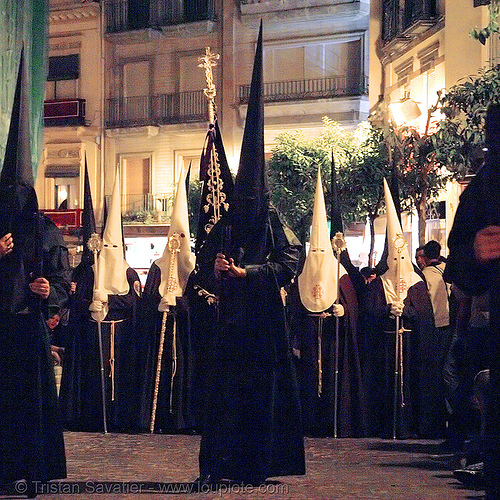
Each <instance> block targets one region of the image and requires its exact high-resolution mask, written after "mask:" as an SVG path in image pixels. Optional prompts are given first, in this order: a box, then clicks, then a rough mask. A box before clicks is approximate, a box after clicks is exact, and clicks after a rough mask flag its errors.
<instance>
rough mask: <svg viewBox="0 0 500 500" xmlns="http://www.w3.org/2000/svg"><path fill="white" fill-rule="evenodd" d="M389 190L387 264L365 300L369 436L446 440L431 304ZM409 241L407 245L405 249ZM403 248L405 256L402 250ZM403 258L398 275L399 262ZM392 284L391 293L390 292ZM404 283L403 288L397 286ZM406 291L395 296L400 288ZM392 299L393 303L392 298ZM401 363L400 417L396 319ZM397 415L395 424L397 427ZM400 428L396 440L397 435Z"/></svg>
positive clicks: (362, 320)
mask: <svg viewBox="0 0 500 500" xmlns="http://www.w3.org/2000/svg"><path fill="white" fill-rule="evenodd" d="M386 187H387V190H386V204H387V203H388V206H387V211H388V216H387V220H388V229H387V233H386V241H387V250H386V251H385V252H384V255H385V259H386V261H385V262H383V263H381V264H380V265H379V266H378V268H379V269H381V270H382V271H383V274H382V275H379V276H377V278H375V279H374V280H373V281H371V282H370V283H369V284H367V286H366V288H365V290H364V292H363V294H362V297H361V300H360V330H361V335H362V337H363V351H364V352H363V356H362V358H363V359H362V362H363V372H364V379H365V392H366V394H367V399H368V405H369V419H368V429H369V435H371V436H380V437H385V438H387V437H397V438H400V439H406V438H411V437H427V438H434V437H443V436H442V432H443V430H444V429H442V428H441V419H442V403H443V402H444V394H443V393H439V388H440V387H441V385H440V384H439V383H438V382H439V380H440V379H441V378H442V374H441V372H440V369H439V358H438V356H436V355H435V354H436V347H437V345H438V344H437V342H438V337H437V332H436V331H435V328H434V315H433V311H432V304H431V301H430V298H429V294H428V292H427V288H426V286H425V283H424V281H423V280H422V279H421V278H420V276H419V275H418V274H417V273H416V272H415V270H414V268H413V265H412V263H411V258H410V255H409V252H408V251H407V248H406V242H405V241H404V239H403V238H402V231H401V225H400V222H399V221H398V216H397V213H396V209H395V207H394V205H395V204H394V203H393V202H392V196H391V197H389V193H388V186H386ZM401 243H404V245H403V246H400V244H401ZM398 246H399V248H400V252H398ZM399 253H400V255H401V259H402V260H401V263H400V264H399V265H400V266H401V268H400V272H401V274H400V275H399V277H398V272H397V264H396V259H397V255H398V254H399ZM391 283H392V292H391V293H389V291H390V290H391V286H390V285H391ZM398 283H399V285H398ZM401 285H403V286H402V288H401V289H402V290H406V292H405V294H404V295H402V297H401V298H400V299H397V298H396V297H395V296H394V292H393V291H394V290H396V289H397V287H398V286H401ZM391 295H393V298H392V299H388V298H387V297H390V296H391ZM396 315H398V316H399V329H400V330H399V331H400V332H402V333H401V335H400V336H399V338H400V339H402V345H401V346H400V347H401V348H400V349H399V351H400V353H402V361H400V362H398V368H397V372H398V382H397V399H396V406H397V411H396V416H395V415H394V387H395V383H394V381H395V373H396V368H395V362H396V350H395V346H396V319H395V316H396ZM394 417H396V425H395V427H394ZM394 430H395V436H394Z"/></svg>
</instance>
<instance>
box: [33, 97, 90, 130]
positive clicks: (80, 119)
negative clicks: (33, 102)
mask: <svg viewBox="0 0 500 500" xmlns="http://www.w3.org/2000/svg"><path fill="white" fill-rule="evenodd" d="M43 119H44V123H45V126H46V127H65V126H80V125H85V99H58V100H54V101H45V102H44V103H43Z"/></svg>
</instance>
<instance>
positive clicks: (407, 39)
mask: <svg viewBox="0 0 500 500" xmlns="http://www.w3.org/2000/svg"><path fill="white" fill-rule="evenodd" d="M485 3H487V2H484V1H480V0H411V1H408V0H373V1H372V2H371V13H370V71H369V75H370V92H369V95H370V109H371V110H373V109H375V107H376V106H377V104H378V103H380V102H381V101H384V103H385V104H387V105H388V107H389V110H390V111H391V112H392V113H393V116H394V119H395V121H396V122H397V123H398V124H400V125H402V124H406V125H411V126H415V127H417V128H418V130H419V131H420V132H424V131H425V126H426V121H427V117H428V112H427V111H428V109H430V108H431V107H432V106H434V105H436V103H437V99H438V94H437V93H438V92H439V91H442V90H445V89H449V88H450V87H451V86H452V85H454V84H456V83H458V82H459V81H460V80H461V79H463V78H466V77H467V76H473V75H476V74H477V73H478V70H479V69H480V68H484V67H489V66H490V65H491V64H493V63H495V61H497V59H498V54H499V52H498V41H497V40H492V39H488V40H487V41H486V44H485V45H482V44H481V43H480V42H479V41H477V40H475V39H473V38H471V37H470V36H469V32H470V30H471V29H472V28H482V27H484V26H486V25H487V24H488V21H489V11H488V7H486V6H484V4H485ZM496 38H498V37H496ZM497 62H498V61H497ZM438 119H439V113H435V114H434V115H433V120H438ZM431 126H432V121H431ZM460 192H461V188H460V186H458V185H456V184H450V185H449V186H448V188H447V189H446V190H444V191H443V193H442V195H441V196H440V198H439V199H438V200H434V203H432V204H430V205H429V210H428V212H429V213H428V219H429V220H428V223H427V238H426V239H438V240H441V243H442V244H443V243H445V241H446V236H447V234H448V232H449V230H450V229H451V224H452V222H453V217H454V214H455V210H456V207H457V204H458V196H459V195H460ZM438 202H441V203H440V204H439V203H438ZM443 248H445V246H444V245H443Z"/></svg>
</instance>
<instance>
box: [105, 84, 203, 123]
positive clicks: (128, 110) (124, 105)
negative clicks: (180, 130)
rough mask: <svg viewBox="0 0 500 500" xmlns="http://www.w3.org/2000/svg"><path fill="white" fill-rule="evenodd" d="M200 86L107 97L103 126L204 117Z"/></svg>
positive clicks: (168, 121) (178, 120) (200, 119)
mask: <svg viewBox="0 0 500 500" xmlns="http://www.w3.org/2000/svg"><path fill="white" fill-rule="evenodd" d="M206 101H207V99H206V97H205V95H204V94H203V90H195V91H191V92H177V93H175V94H160V95H154V96H151V95H147V96H139V97H122V98H116V99H108V100H107V103H106V127H108V128H112V127H133V126H144V125H166V124H172V123H190V122H202V121H205V120H207V102H206Z"/></svg>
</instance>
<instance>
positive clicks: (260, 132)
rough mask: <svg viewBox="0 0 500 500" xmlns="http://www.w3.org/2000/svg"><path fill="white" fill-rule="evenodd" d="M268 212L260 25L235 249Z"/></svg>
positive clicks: (235, 211)
mask: <svg viewBox="0 0 500 500" xmlns="http://www.w3.org/2000/svg"><path fill="white" fill-rule="evenodd" d="M268 209H269V188H268V185H267V179H266V163H265V155H264V100H263V63H262V22H261V25H260V30H259V37H258V39H257V47H256V50H255V59H254V67H253V73H252V83H251V86H250V97H249V102H248V109H247V116H246V121H245V130H244V133H243V142H242V145H241V156H240V164H239V168H238V174H237V175H236V179H235V183H234V201H233V205H232V206H231V208H230V212H231V213H232V220H231V222H232V225H233V238H236V240H237V241H236V242H237V243H238V245H239V246H245V244H246V243H245V242H246V241H247V240H248V238H249V237H251V236H252V235H253V234H255V233H258V232H259V231H261V230H262V229H263V224H265V219H266V216H267V213H268Z"/></svg>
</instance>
